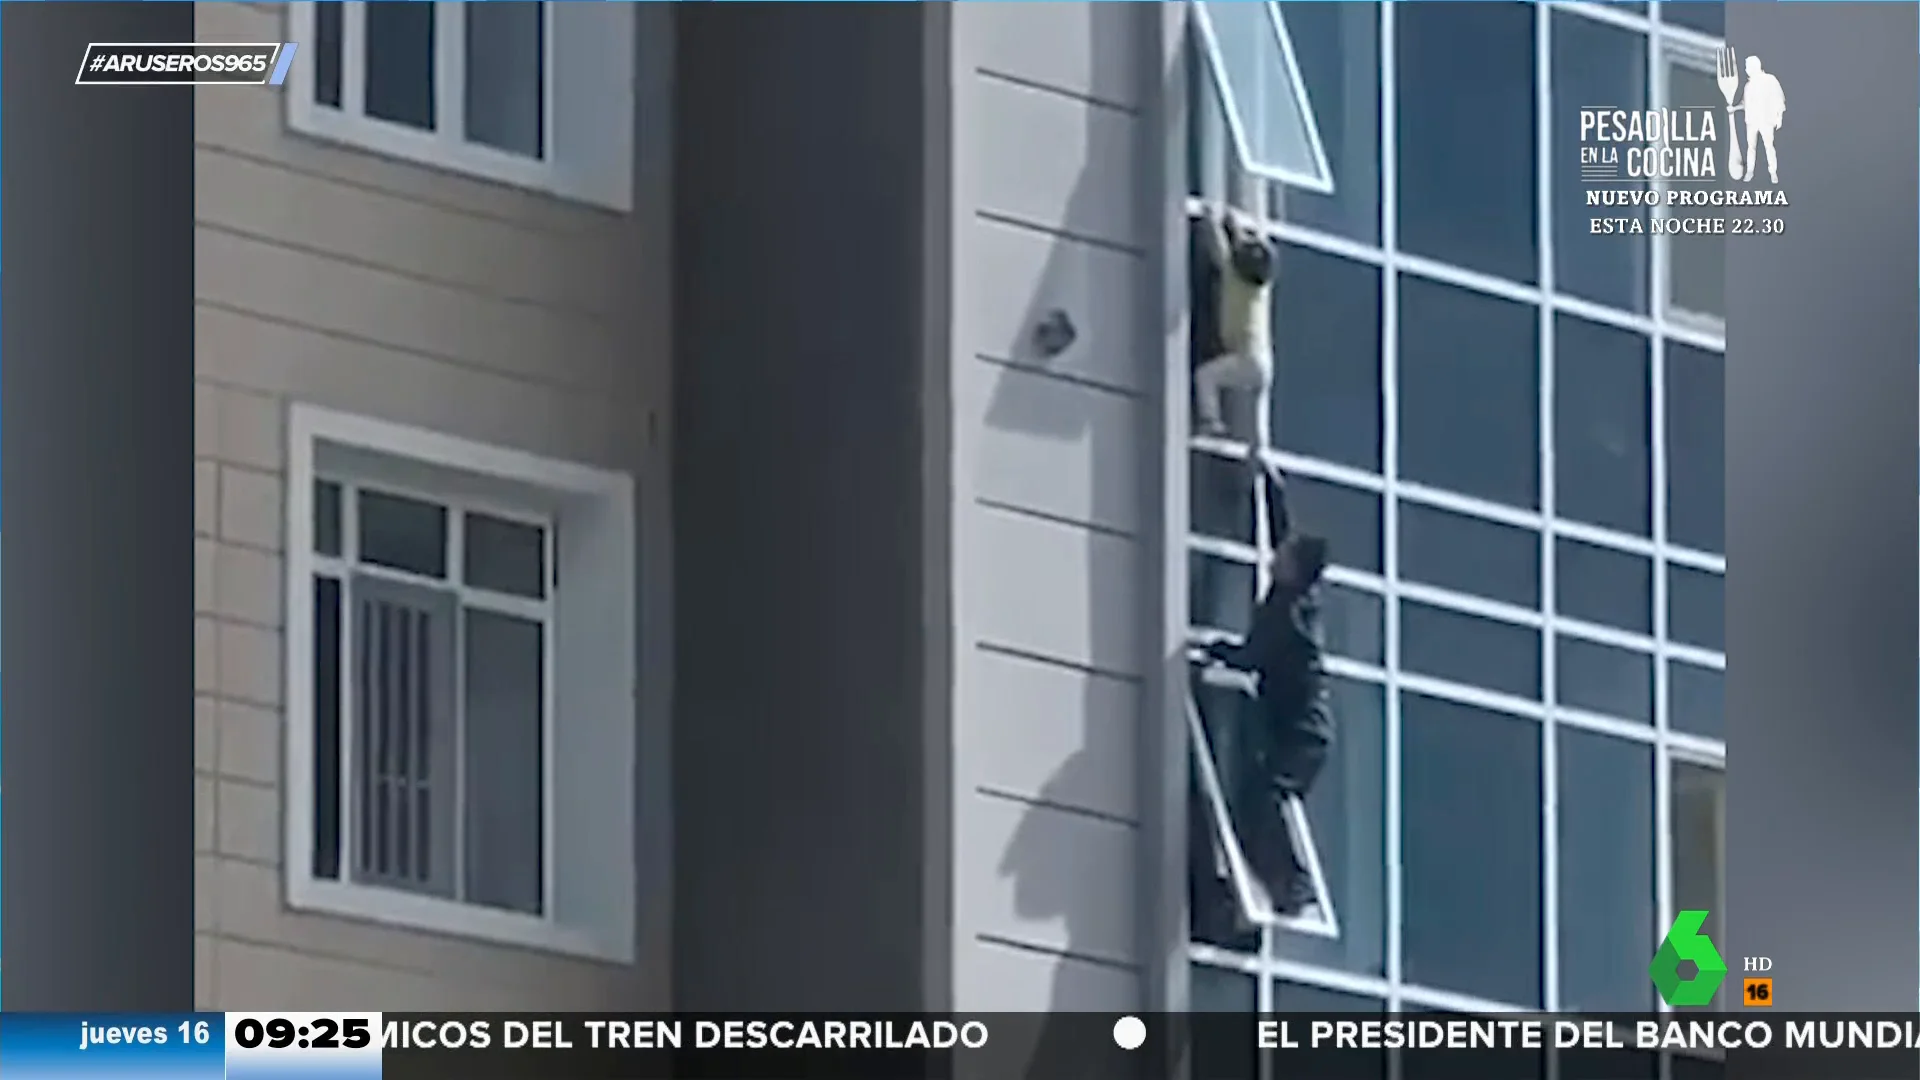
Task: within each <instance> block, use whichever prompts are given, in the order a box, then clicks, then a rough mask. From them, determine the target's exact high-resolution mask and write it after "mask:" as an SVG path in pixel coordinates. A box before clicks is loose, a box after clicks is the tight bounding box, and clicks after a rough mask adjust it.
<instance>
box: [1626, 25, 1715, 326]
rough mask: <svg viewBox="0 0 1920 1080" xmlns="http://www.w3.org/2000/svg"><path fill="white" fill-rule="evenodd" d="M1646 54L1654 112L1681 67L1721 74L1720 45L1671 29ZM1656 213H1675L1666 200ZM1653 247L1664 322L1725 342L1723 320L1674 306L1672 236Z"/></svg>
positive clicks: (1662, 236)
mask: <svg viewBox="0 0 1920 1080" xmlns="http://www.w3.org/2000/svg"><path fill="white" fill-rule="evenodd" d="M1647 51H1648V53H1649V55H1650V56H1651V57H1652V65H1653V68H1654V72H1653V79H1652V80H1651V82H1650V86H1651V88H1652V93H1651V95H1650V96H1651V97H1652V99H1653V105H1652V107H1653V108H1655V109H1664V108H1667V107H1668V103H1669V102H1671V101H1672V100H1673V92H1672V86H1671V69H1673V68H1676V67H1682V68H1687V69H1688V70H1690V71H1694V72H1698V73H1700V74H1704V75H1708V76H1712V75H1714V74H1716V73H1717V70H1718V69H1717V67H1716V63H1717V61H1718V58H1719V54H1720V49H1719V47H1718V46H1717V45H1712V44H1709V43H1708V41H1707V39H1704V38H1702V37H1700V36H1699V35H1687V34H1685V33H1684V32H1681V33H1675V32H1674V30H1673V29H1672V28H1670V27H1662V28H1661V29H1660V30H1657V31H1655V32H1653V33H1652V34H1650V35H1649V37H1648V41H1647ZM1727 137H1728V138H1737V137H1738V132H1734V131H1729V132H1728V135H1727ZM1713 152H1714V153H1715V154H1718V155H1721V160H1722V161H1725V154H1726V151H1725V150H1724V149H1722V148H1721V147H1718V146H1716V147H1714V150H1713ZM1651 187H1652V189H1653V190H1654V191H1656V192H1662V193H1664V192H1665V191H1666V188H1667V185H1666V182H1665V181H1662V180H1655V181H1653V182H1652V184H1651ZM1653 213H1654V216H1656V217H1671V216H1672V214H1673V210H1672V208H1671V207H1669V206H1667V205H1666V203H1665V201H1664V200H1661V201H1659V202H1656V203H1655V204H1654V207H1653ZM1652 247H1653V248H1655V249H1656V250H1655V251H1652V252H1650V253H1649V254H1650V256H1651V257H1652V258H1653V259H1655V260H1657V263H1658V265H1659V266H1660V268H1661V272H1660V273H1658V274H1657V275H1655V276H1656V278H1657V280H1656V283H1655V284H1656V287H1657V289H1658V290H1659V292H1658V295H1656V296H1654V297H1653V303H1654V305H1655V311H1656V312H1657V313H1658V314H1659V316H1660V317H1661V318H1663V319H1665V320H1666V321H1667V322H1669V323H1671V324H1673V325H1675V326H1679V327H1683V328H1685V329H1688V330H1693V331H1696V332H1698V333H1702V334H1711V335H1713V336H1715V337H1722V338H1724V337H1725V336H1726V333H1727V321H1726V318H1725V317H1724V316H1722V315H1715V314H1713V313H1711V312H1706V311H1693V310H1690V309H1688V308H1686V307H1682V306H1680V305H1678V304H1675V303H1674V302H1673V257H1672V255H1671V252H1672V250H1673V236H1672V234H1670V233H1666V232H1655V233H1654V235H1653V244H1652Z"/></svg>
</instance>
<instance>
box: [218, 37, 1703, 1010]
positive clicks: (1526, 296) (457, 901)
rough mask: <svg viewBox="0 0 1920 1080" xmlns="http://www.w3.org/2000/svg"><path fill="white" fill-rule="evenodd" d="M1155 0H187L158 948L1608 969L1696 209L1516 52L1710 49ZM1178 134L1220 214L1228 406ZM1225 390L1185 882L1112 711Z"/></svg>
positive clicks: (434, 980)
mask: <svg viewBox="0 0 1920 1080" xmlns="http://www.w3.org/2000/svg"><path fill="white" fill-rule="evenodd" d="M1204 7H1205V5H1184V4H1097V3H1071V4H1068V3H1061V4H1036V5H999V4H954V5H779V6H771V5H768V6H759V5H755V6H751V7H748V6H745V5H671V6H669V5H624V4H620V5H613V4H609V5H584V4H544V5H543V4H521V3H494V4H485V5H480V4H474V5H464V4H440V5H381V4H367V5H360V4H332V3H317V4H292V5H284V6H283V5H265V4H243V3H202V4H200V5H198V9H197V10H198V21H199V24H200V27H199V28H200V34H199V36H200V38H201V39H203V40H220V39H226V40H257V41H267V40H294V41H298V42H300V43H301V54H302V55H301V60H300V62H299V63H297V64H296V65H295V72H294V75H293V77H292V78H291V79H290V80H289V85H288V87H287V88H286V90H285V92H284V93H278V92H265V91H247V92H228V91H223V90H213V89H208V90H201V91H198V92H197V93H198V94H199V97H198V98H197V115H198V121H199V130H198V136H197V151H198V180H197V184H198V205H197V211H196V219H197V239H196V251H195V255H196V259H195V266H196V269H195V274H196V282H195V284H196V299H197V309H196V317H197V320H198V323H197V332H198V336H199V339H198V353H199V358H198V365H197V372H196V377H197V382H196V385H197V390H198V410H199V411H198V417H199V424H198V432H199V437H198V443H197V446H196V487H195V490H196V550H197V552H198V559H197V565H196V569H195V581H196V583H197V585H198V604H197V607H198V615H197V617H196V624H195V633H196V656H197V662H198V669H197V671H196V686H197V690H198V697H197V704H198V709H197V714H196V717H197V720H196V743H197V746H198V747H199V754H198V763H197V769H196V792H197V795H198V820H199V822H200V825H201V830H200V834H199V842H198V844H197V847H198V849H199V850H198V851H197V853H196V857H195V858H196V871H197V888H196V894H197V896H198V898H199V900H200V905H199V906H200V911H199V916H198V919H197V925H196V942H197V945H198V962H197V971H198V974H199V989H198V996H199V998H200V1002H201V1004H202V1005H204V1006H206V1007H209V1008H222V1007H242V1006H244V1007H249V1008H265V1007H289V1008H291V1007H311V1008H325V1007H331V1006H337V1005H338V1004H339V1003H341V1002H344V1001H352V1002H355V1003H357V1004H356V1007H371V1008H380V1009H389V1010H403V1009H412V1008H420V1009H425V1008H503V1009H504V1008H543V1009H598V1008H630V1009H648V1008H666V1007H678V1008H685V1009H699V1008H715V1009H730V1010H738V1009H747V1008H766V1009H783V1008H795V1007H812V1008H829V1009H831V1008H895V1009H898V1008H903V1007H910V1006H913V1005H920V1006H923V1007H926V1008H930V1009H944V1008H960V1009H1005V1010H1033V1011H1039V1010H1046V1009H1056V1010H1073V1009H1081V1010H1097V1009H1107V1008H1155V1007H1167V1006H1171V1007H1185V1006H1186V1005H1188V1004H1189V1003H1190V1004H1191V1005H1192V1006H1193V1007H1195V1008H1210V1009H1240V1008H1255V1007H1265V1008H1290V1007H1293V1008H1328V1007H1338V1008H1359V1009H1374V1008H1382V1007H1385V1008H1443V1009H1444V1008H1469V1007H1474V1006H1477V1005H1483V1004H1490V1005H1503V1006H1544V1007H1560V1008H1568V1009H1575V1008H1582V1009H1598V1008H1611V1007H1618V1008H1632V1007H1638V1006H1640V1005H1645V1004H1646V1003H1647V1002H1646V999H1647V997H1648V987H1647V985H1646V979H1645V971H1644V960H1642V959H1637V958H1639V957H1645V956H1651V954H1652V948H1653V943H1654V942H1655V941H1656V940H1657V938H1658V936H1659V928H1660V927H1661V926H1662V925H1664V923H1663V920H1664V919H1665V918H1666V917H1667V916H1668V915H1669V913H1670V912H1671V911H1673V910H1676V909H1677V907H1679V906H1695V905H1698V906H1705V907H1708V908H1710V909H1717V908H1718V907H1720V905H1719V903H1718V902H1717V889H1718V885H1717V882H1718V871H1717V868H1718V865H1719V860H1718V856H1717V851H1718V848H1717V845H1718V830H1719V822H1720V815H1719V806H1720V801H1719V796H1718V791H1719V783H1718V775H1719V773H1718V770H1719V767H1720V762H1721V760H1722V757H1723V752H1722V749H1721V743H1720V741H1719V736H1720V727H1719V710H1718V705H1717V702H1718V692H1719V691H1718V680H1719V672H1720V669H1721V668H1722V667H1723V663H1722V661H1721V658H1720V652H1719V650H1720V647H1721V634H1720V626H1721V619H1722V611H1721V604H1720V600H1719V595H1720V575H1721V573H1722V571H1723V558H1722V554H1721V551H1722V545H1721V518H1720V509H1719V508H1720V506H1721V503H1722V497H1721V483H1722V481H1721V466H1720V457H1719V455H1720V452H1721V451H1720V447H1721V438H1720V423H1721V404H1720V385H1721V384H1720V378H1721V376H1720V370H1721V367H1720V365H1721V361H1720V350H1721V346H1720V344H1719V342H1720V340H1721V339H1720V336H1719V332H1718V328H1717V318H1716V312H1717V304H1718V300H1717V296H1718V295H1719V294H1718V292H1717V291H1716V290H1717V286H1716V284H1715V282H1716V281H1717V274H1718V272H1719V271H1718V262H1717V258H1718V256H1717V253H1714V252H1711V251H1704V252H1703V251H1700V250H1694V249H1688V248H1684V247H1676V248H1669V247H1666V246H1653V245H1649V244H1645V243H1641V244H1639V245H1635V244H1634V243H1633V242H1631V241H1627V240H1624V239H1622V238H1618V237H1591V236H1587V235H1585V234H1584V233H1582V232H1581V227H1582V226H1584V221H1585V218H1584V211H1583V210H1579V209H1576V207H1577V206H1578V204H1579V197H1578V189H1577V185H1576V184H1572V183H1570V181H1571V180H1572V179H1573V177H1572V174H1571V169H1572V168H1573V167H1574V166H1576V165H1577V160H1576V159H1574V158H1572V157H1571V156H1569V154H1568V153H1564V152H1561V150H1560V149H1558V148H1559V147H1560V146H1561V145H1562V144H1563V143H1564V142H1565V141H1566V140H1567V139H1568V137H1569V136H1568V132H1567V130H1566V128H1565V126H1564V124H1565V122H1566V117H1568V116H1570V115H1571V113H1570V111H1569V110H1568V109H1566V108H1561V107H1560V106H1562V105H1565V104H1567V103H1569V102H1575V101H1576V100H1578V102H1579V103H1591V102H1592V101H1598V100H1604V101H1608V102H1615V101H1617V102H1621V103H1622V104H1623V106H1630V105H1631V104H1632V103H1636V102H1642V101H1644V102H1646V103H1647V104H1648V105H1649V106H1657V105H1658V104H1659V103H1660V102H1662V101H1666V100H1679V99H1678V98H1677V97H1675V96H1674V95H1684V94H1697V93H1699V92H1701V90H1702V88H1703V87H1704V90H1705V91H1707V92H1715V93H1717V91H1715V90H1714V87H1713V85H1712V70H1713V67H1712V62H1713V56H1714V50H1715V49H1716V48H1717V44H1718V43H1717V41H1716V40H1715V39H1714V34H1715V33H1716V27H1715V25H1714V24H1713V22H1712V20H1713V19H1714V18H1715V17H1717V13H1718V10H1719V6H1718V5H1717V4H1684V5H1683V4H1664V5H1662V4H1658V3H1655V4H1651V5H1647V6H1645V7H1642V6H1639V5H1626V4H1608V5H1588V4H1568V5H1533V4H1524V3H1475V4H1449V5H1402V4H1380V5H1374V4H1338V5H1313V4H1283V5H1280V7H1279V9H1278V10H1279V12H1280V14H1281V15H1282V16H1283V18H1282V19H1281V20H1280V21H1277V22H1276V23H1275V25H1276V26H1283V27H1284V28H1285V33H1284V35H1283V36H1276V37H1275V38H1274V41H1275V43H1279V42H1282V41H1285V42H1287V43H1289V45H1290V48H1289V49H1287V50H1285V51H1284V52H1274V53H1271V54H1268V53H1262V54H1260V55H1258V56H1255V57H1253V59H1252V60H1251V61H1250V63H1251V64H1252V67H1250V68H1249V67H1235V66H1234V65H1235V64H1237V63H1239V62H1240V61H1239V60H1238V59H1236V57H1237V56H1238V54H1235V56H1227V55H1224V54H1220V51H1219V50H1218V49H1215V50H1212V51H1209V50H1208V49H1207V48H1205V47H1202V46H1198V45H1196V44H1194V41H1193V39H1192V37H1191V35H1190V28H1189V20H1190V18H1191V14H1190V13H1191V11H1192V10H1194V9H1196V8H1204ZM1248 7H1250V8H1251V6H1248ZM1262 10H1264V9H1262ZM1285 55H1290V56H1291V57H1292V58H1293V63H1292V65H1291V67H1289V66H1288V65H1286V64H1281V65H1280V66H1279V67H1273V66H1272V57H1274V56H1285ZM1703 61H1704V64H1705V67H1704V71H1705V72H1706V74H1705V76H1701V75H1700V72H1701V71H1702V70H1703V68H1702V66H1701V64H1702V62H1703ZM1262 65H1266V66H1264V67H1263V66H1262ZM1258 71H1275V72H1279V73H1280V75H1281V76H1284V79H1283V81H1282V82H1280V83H1276V84H1274V86H1273V87H1271V91H1272V94H1273V95H1275V96H1272V97H1270V98H1269V97H1262V96H1260V95H1259V94H1258V93H1255V94H1254V95H1253V96H1252V97H1250V98H1248V95H1247V91H1246V87H1248V86H1254V85H1258V82H1257V80H1255V82H1253V83H1249V82H1247V81H1246V78H1245V77H1247V76H1248V73H1249V72H1258ZM1296 75H1297V79H1298V82H1297V87H1295V86H1294V85H1293V84H1290V83H1287V82H1286V81H1285V79H1292V78H1294V77H1295V76H1296ZM1296 88H1297V89H1298V90H1299V93H1297V94H1296V93H1295V90H1296ZM1223 94H1224V95H1226V97H1227V98H1233V99H1234V100H1235V101H1236V102H1238V101H1239V99H1240V98H1247V100H1248V101H1256V102H1257V101H1269V100H1270V101H1282V100H1304V102H1305V107H1304V111H1302V112H1299V113H1298V115H1300V116H1304V118H1305V121H1306V124H1307V129H1310V130H1313V131H1315V132H1317V143H1318V145H1319V147H1320V151H1321V152H1320V154H1319V155H1318V157H1317V160H1316V164H1321V165H1324V166H1325V168H1324V175H1317V176H1313V177H1307V178H1305V182H1304V183H1298V184H1294V185H1292V186H1289V185H1288V184H1285V183H1279V182H1255V181H1254V180H1253V179H1252V178H1251V176H1250V175H1249V174H1247V173H1246V172H1245V170H1244V169H1242V168H1241V165H1242V163H1243V159H1244V157H1245V154H1244V153H1242V152H1238V151H1236V150H1235V149H1234V148H1233V147H1231V146H1230V145H1229V144H1230V143H1231V142H1232V140H1231V139H1229V138H1227V135H1226V128H1227V126H1228V125H1226V124H1224V122H1223V120H1222V117H1223V116H1225V115H1226V110H1227V108H1228V105H1227V100H1225V99H1223V96H1222V95H1223ZM1236 94H1238V97H1235V95H1236ZM1289 95H1290V96H1289ZM1663 95H1665V96H1664V97H1663ZM1700 103H1710V102H1708V101H1706V100H1705V99H1702V101H1701V102H1700ZM1233 107H1234V108H1236V109H1237V108H1242V105H1241V104H1238V103H1236V104H1235V105H1234V106H1233ZM1245 107H1247V108H1251V105H1247V106H1245ZM1247 115H1252V114H1251V113H1248V114H1247ZM1243 134H1245V133H1244V132H1243ZM1243 149H1244V148H1243ZM1195 200H1199V201H1204V202H1212V201H1231V202H1234V203H1236V204H1238V205H1240V206H1241V207H1243V208H1244V209H1246V210H1248V211H1250V212H1252V213H1254V214H1255V215H1257V216H1258V217H1259V218H1260V219H1261V220H1263V221H1265V222H1266V223H1267V224H1268V226H1269V228H1270V230H1271V232H1272V234H1273V235H1274V236H1275V237H1276V239H1277V240H1278V241H1279V242H1280V244H1281V261H1280V265H1281V272H1280V278H1279V283H1278V285H1277V287H1276V294H1275V313H1276V314H1275V327H1274V330H1275V347H1276V360H1277V364H1278V377H1277V379H1276V382H1275V387H1274V390H1273V393H1272V395H1271V396H1270V397H1269V398H1263V399H1262V401H1261V402H1260V404H1259V407H1258V408H1257V409H1255V410H1253V412H1254V413H1256V414H1257V416H1250V417H1247V418H1245V419H1247V420H1248V421H1249V423H1248V425H1246V426H1244V427H1243V429H1242V430H1241V431H1239V432H1237V433H1236V436H1237V437H1236V438H1231V439H1216V440H1206V439H1200V440H1191V441H1190V439H1189V426H1188V418H1187V357H1186V353H1187V331H1186V327H1187V322H1188V319H1187V315H1188V312H1187V310H1186V309H1187V300H1188V282H1189V277H1188V265H1187V263H1188V258H1187V256H1188V250H1187V236H1188V227H1187V214H1188V210H1189V208H1190V204H1191V203H1193V202H1194V201H1195ZM1042 330H1044V331H1045V332H1041V331H1042ZM1063 331H1064V333H1063ZM1063 340H1064V344H1062V341H1063ZM1254 420H1258V422H1253V421H1254ZM1249 442H1251V443H1254V444H1256V445H1257V449H1258V451H1259V453H1260V454H1262V455H1264V456H1266V458H1267V459H1269V460H1270V461H1271V462H1272V463H1273V464H1275V465H1277V466H1279V467H1280V468H1281V469H1282V470H1284V471H1285V473H1286V474H1287V476H1288V479H1289V489H1290V491H1291V493H1292V494H1291V495H1290V499H1291V501H1292V505H1293V509H1294V512H1295V514H1296V516H1297V517H1299V518H1300V519H1301V520H1302V521H1303V522H1304V523H1306V524H1307V525H1308V526H1309V527H1311V528H1313V529H1315V530H1317V531H1321V532H1323V533H1325V534H1327V535H1328V536H1329V537H1330V538H1331V539H1332V541H1333V551H1334V559H1335V562H1336V564H1337V565H1336V568H1335V570H1334V572H1333V581H1332V583H1331V585H1330V588H1329V597H1328V612H1329V615H1330V626H1331V629H1332V640H1333V652H1334V654H1335V658H1334V659H1333V661H1332V666H1333V671H1334V673H1335V675H1336V676H1337V687H1338V690H1337V702H1338V706H1339V716H1340V724H1341V739H1340V743H1339V749H1338V756H1337V757H1336V759H1335V761H1334V763H1333V764H1332V765H1331V766H1330V767H1329V771H1328V774H1327V776H1326V778H1325V779H1324V780H1323V781H1322V783H1321V785H1320V786H1319V787H1318V788H1317V789H1316V791H1315V792H1314V794H1313V797H1312V799H1311V800H1310V802H1309V805H1308V806H1307V807H1306V811H1305V814H1304V818H1305V820H1306V821H1307V823H1308V824H1309V826H1310V831H1311V834H1312V837H1313V849H1314V851H1315V853H1316V854H1317V856H1318V861H1319V862H1320V864H1321V866H1322V869H1323V877H1324V882H1325V886H1326V891H1327V893H1328V904H1327V907H1328V908H1329V909H1330V911H1328V912H1321V913H1320V918H1321V922H1320V923H1314V924H1311V925H1310V924H1309V923H1308V922H1301V921H1297V920H1296V921H1292V922H1288V923H1286V924H1285V925H1280V926H1275V927H1273V928H1271V929H1268V930H1266V931H1264V932H1263V933H1262V934H1261V935H1259V939H1258V942H1257V945H1256V946H1254V947H1251V948H1249V947H1246V943H1245V942H1229V943H1226V944H1222V943H1220V942H1207V941H1190V940H1189V935H1188V932H1187V921H1186V917H1185V907H1186V902H1187V888H1188V881H1187V872H1186V865H1187V860H1186V854H1187V851H1186V848H1187V829H1186V828H1185V821H1184V819H1185V818H1187V817H1188V816H1191V817H1193V818H1194V819H1195V820H1202V819H1204V820H1206V821H1208V822H1213V821H1216V820H1218V821H1220V823H1221V827H1222V829H1223V830H1224V831H1225V832H1227V833H1231V831H1232V822H1231V815H1229V814H1225V813H1224V812H1223V811H1222V810H1221V808H1220V807H1218V806H1216V805H1214V804H1212V803H1210V802H1208V800H1207V799H1206V798H1204V797H1202V798H1200V799H1198V800H1197V801H1194V802H1193V803H1192V804H1191V805H1189V790H1190V789H1189V783H1188V778H1189V772H1190V765H1191V764H1192V763H1193V762H1194V761H1195V760H1197V759H1196V758H1195V757H1194V754H1195V753H1196V752H1198V753H1202V754H1204V753H1206V752H1208V750H1209V746H1208V745H1207V744H1205V743H1198V742H1196V743H1193V744H1192V745H1191V746H1190V743H1189V739H1188V725H1187V724H1186V723H1185V722H1184V720H1183V717H1185V716H1186V714H1187V701H1188V698H1189V694H1190V690H1191V687H1192V680H1191V679H1190V672H1189V669H1188V664H1187V661H1186V659H1185V658H1186V655H1187V652H1188V647H1189V644H1190V643H1191V642H1193V641H1194V640H1197V639H1199V638H1204V637H1205V636H1207V635H1213V634H1219V633H1229V634H1230V633H1234V632H1237V631H1239V630H1240V629H1243V627H1244V621H1245V618H1246V614H1247V612H1248V610H1249V609H1250V608H1251V605H1252V603H1253V600H1254V598H1255V596H1256V593H1257V590H1258V588H1259V585H1260V577H1261V570H1260V565H1261V561H1262V559H1263V557H1264V555H1265V553H1266V551H1267V549H1268V548H1269V547H1270V541H1271V538H1270V537H1267V536H1264V535H1263V534H1262V532H1261V530H1260V529H1259V527H1258V526H1257V522H1258V519H1259V515H1258V514H1257V513H1256V512H1255V508H1254V505H1253V503H1252V499H1253V498H1254V496H1253V494H1252V491H1251V489H1250V488H1248V487H1247V486H1246V485H1244V484H1242V482H1241V481H1240V480H1239V479H1236V478H1238V477H1244V476H1246V475H1247V474H1246V473H1245V471H1244V468H1242V469H1240V470H1239V471H1235V470H1234V469H1233V468H1231V467H1230V466H1231V461H1230V459H1232V458H1234V457H1235V456H1236V455H1238V456H1241V457H1244V456H1245V454H1246V450H1245V446H1246V445H1247V444H1248V443H1249ZM1201 696H1202V697H1205V696H1206V695H1205V694H1202V695H1201ZM1203 711H1204V708H1203ZM1334 924H1337V932H1335V933H1331V934H1330V933H1328V932H1327V931H1328V930H1329V928H1330V927H1333V926H1334Z"/></svg>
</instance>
